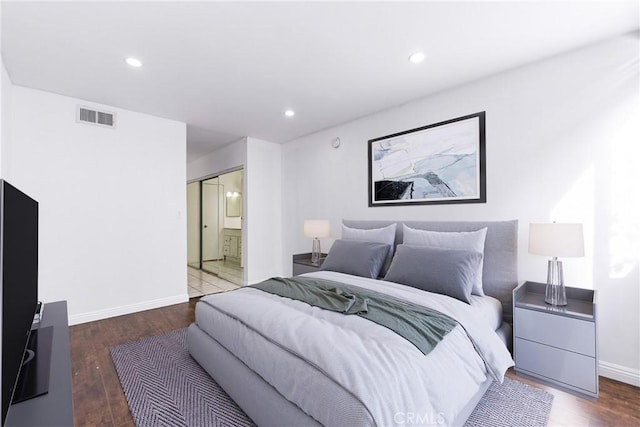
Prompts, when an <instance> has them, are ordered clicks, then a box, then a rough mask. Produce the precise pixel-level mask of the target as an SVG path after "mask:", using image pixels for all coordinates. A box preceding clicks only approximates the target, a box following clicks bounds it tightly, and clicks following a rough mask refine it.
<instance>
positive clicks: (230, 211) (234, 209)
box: [227, 191, 242, 217]
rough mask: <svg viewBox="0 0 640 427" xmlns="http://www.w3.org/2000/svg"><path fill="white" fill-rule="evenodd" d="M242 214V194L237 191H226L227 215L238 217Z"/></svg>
mask: <svg viewBox="0 0 640 427" xmlns="http://www.w3.org/2000/svg"><path fill="white" fill-rule="evenodd" d="M241 215H242V195H241V194H240V193H238V192H237V191H233V192H231V191H229V192H227V216H228V217H239V216H241Z"/></svg>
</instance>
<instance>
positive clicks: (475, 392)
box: [188, 220, 517, 426]
mask: <svg viewBox="0 0 640 427" xmlns="http://www.w3.org/2000/svg"><path fill="white" fill-rule="evenodd" d="M394 224H395V225H394ZM389 228H393V232H392V234H391V236H390V237H389ZM382 229H386V230H387V231H385V233H386V237H384V238H383V239H382V240H385V239H389V238H391V244H390V250H389V251H388V252H386V253H385V254H386V256H385V257H384V258H383V257H382V255H376V257H377V261H376V262H375V264H376V266H380V270H379V271H380V273H379V274H378V273H377V270H376V275H374V276H373V277H363V276H362V275H356V274H351V273H349V274H348V273H345V272H343V271H340V270H341V269H342V268H341V267H340V268H333V269H326V270H323V271H319V272H317V273H309V274H306V275H303V276H302V277H301V278H300V279H297V280H306V281H307V282H312V281H318V282H320V283H324V281H329V282H327V283H339V284H343V285H344V287H345V288H344V289H347V290H349V291H354V292H355V293H356V294H357V293H358V292H360V291H361V292H363V293H364V295H369V296H370V295H376V296H377V295H380V294H384V298H388V299H389V300H391V301H398V303H399V304H400V305H402V304H405V303H406V304H408V306H409V307H410V308H411V309H414V308H415V309H416V310H428V311H429V312H432V311H435V312H436V313H444V314H445V315H447V316H450V317H451V318H454V319H455V326H452V329H450V330H449V331H448V332H446V333H445V335H444V336H443V337H442V338H440V341H439V342H438V343H437V344H435V345H434V346H433V347H432V348H431V349H430V350H428V352H425V351H424V349H422V350H421V348H422V347H420V346H419V345H418V344H416V343H415V342H412V341H411V340H409V339H407V337H406V336H401V334H400V333H399V332H397V331H394V330H392V329H390V328H389V327H388V326H384V325H382V324H379V323H374V322H372V321H370V320H369V319H363V318H362V317H359V316H345V315H344V314H341V313H335V312H333V311H331V310H326V309H322V308H319V307H316V306H313V305H309V304H307V303H306V302H304V301H301V300H296V299H290V298H285V297H282V296H281V295H278V294H274V293H269V292H265V291H264V289H256V288H254V287H244V288H241V289H239V290H236V291H232V292H227V293H223V294H216V295H211V296H208V297H204V298H202V299H201V300H200V301H199V302H198V304H197V305H196V320H195V322H194V324H192V325H191V326H190V327H189V332H188V347H189V351H190V353H191V355H192V356H193V358H194V359H195V360H196V361H197V362H198V363H199V364H200V365H201V366H202V367H203V368H204V369H205V370H206V371H207V372H208V373H209V374H210V375H211V377H212V378H213V379H214V380H215V381H216V382H217V383H218V384H219V385H220V386H221V387H222V388H223V389H224V390H225V391H226V392H227V393H228V394H229V396H230V397H231V398H232V399H233V400H234V401H235V402H236V403H237V404H238V405H239V406H240V407H241V408H242V409H243V410H244V411H245V412H246V413H247V415H248V416H249V417H250V418H251V419H252V420H253V421H254V422H255V423H256V424H258V425H260V426H289V425H291V426H312V425H313V426H317V425H331V426H334V425H335V426H338V425H349V426H352V425H400V424H412V425H434V424H438V425H462V424H463V423H464V421H465V420H466V419H467V418H468V416H469V415H470V414H471V412H472V411H473V409H474V408H475V406H476V404H477V402H478V401H479V400H480V398H481V397H482V395H483V394H484V392H485V391H486V390H487V388H488V387H489V386H490V384H491V383H492V381H494V380H498V381H502V379H503V377H504V373H505V371H506V369H507V368H508V367H509V366H512V365H513V360H512V359H511V357H510V354H509V351H508V350H507V349H508V348H509V347H510V345H511V338H510V337H511V325H510V323H511V319H512V313H511V291H512V289H513V288H515V287H516V285H517V267H516V264H517V221H498V222H427V221H405V222H393V221H350V220H344V221H343V236H342V237H343V239H344V240H343V239H339V240H337V241H336V242H335V243H334V247H332V249H331V251H330V252H329V257H328V258H327V260H326V261H325V264H327V262H328V261H330V260H331V258H332V257H333V261H331V263H332V264H333V265H334V266H335V265H336V262H337V264H338V265H340V264H341V263H342V264H344V259H345V257H344V256H340V254H339V250H340V248H341V247H342V249H343V250H347V251H351V252H348V253H354V254H355V253H356V252H353V251H354V249H353V248H355V247H358V246H357V245H359V244H360V243H356V242H367V241H368V240H372V241H371V242H369V243H371V244H369V245H365V246H366V247H367V250H369V249H371V248H373V247H374V246H376V245H374V244H373V243H376V242H375V240H376V239H377V237H375V235H376V233H378V230H382ZM481 231H482V233H483V246H482V249H481V250H482V254H481V257H480V261H477V259H478V257H477V255H471V254H472V253H475V252H477V251H475V250H474V251H471V250H466V249H465V250H462V249H460V250H457V249H456V250H454V249H450V248H444V249H442V248H437V249H433V248H431V247H430V243H429V242H427V244H425V245H424V246H426V247H419V246H421V245H420V241H419V240H420V239H421V238H422V237H421V236H422V235H427V236H429V237H428V238H429V239H431V238H432V236H433V235H442V236H449V235H451V236H453V235H454V234H455V235H456V236H457V235H467V234H469V235H470V234H474V235H475V234H477V233H480V232H481ZM432 232H435V233H432ZM349 233H351V234H352V235H351V236H347V238H346V239H345V234H349ZM438 233H439V234H438ZM367 236H374V238H373V239H369V238H368V237H367ZM416 236H417V239H418V241H415V239H416ZM436 237H437V236H436ZM447 238H448V237H447ZM408 239H414V241H411V244H407V243H406V241H407V240H408ZM378 240H380V239H378ZM345 241H346V243H344V242H345ZM349 241H356V242H349ZM339 243H340V244H339ZM377 243H381V242H377ZM343 244H344V246H341V245H343ZM378 246H379V245H378ZM345 248H346V249H345ZM441 249H442V250H441ZM371 250H374V249H371ZM375 250H376V251H377V252H376V254H380V253H382V252H380V251H378V250H377V249H375ZM332 252H334V253H332ZM364 252H366V251H364ZM336 254H337V255H336ZM367 254H368V255H367ZM407 254H409V255H407ZM416 254H417V255H419V256H423V255H424V254H428V255H429V256H430V257H431V256H432V255H433V257H434V258H433V259H434V260H438V259H439V258H438V257H448V258H446V259H444V258H442V259H443V261H438V262H437V265H436V266H430V267H428V271H427V270H425V269H424V266H420V268H419V269H418V271H427V273H425V274H426V275H427V276H428V275H429V274H431V273H430V272H429V271H431V270H439V269H441V268H442V269H443V271H445V272H447V271H449V270H447V269H446V265H447V264H448V260H449V259H454V258H456V257H462V258H460V259H461V260H462V261H461V262H467V261H468V263H470V264H469V266H470V267H460V268H457V267H456V268H457V269H459V270H462V271H467V270H468V271H469V272H472V271H475V270H474V269H475V268H476V267H477V264H478V262H479V263H480V264H479V265H480V267H481V271H480V273H479V276H478V277H477V279H478V280H481V287H482V290H483V292H484V294H485V295H484V296H481V295H469V293H468V292H467V296H466V297H465V298H468V299H467V300H466V301H461V300H460V299H458V298H454V297H451V296H449V295H444V294H442V293H439V292H438V293H434V292H426V291H425V290H423V289H421V288H420V286H419V285H420V284H419V283H418V285H414V284H412V285H411V286H407V284H406V283H405V284H403V283H402V281H405V279H406V276H407V275H409V276H410V277H409V278H408V280H409V281H411V280H414V278H415V277H416V276H417V274H415V273H412V271H413V270H412V268H411V266H409V267H407V264H406V263H407V262H413V261H412V259H415V256H416ZM358 256H359V255H354V256H353V257H346V258H349V260H350V261H354V260H357V259H358ZM363 256H365V257H367V256H368V257H369V258H371V257H372V256H371V255H370V252H366V254H365V255H363ZM412 257H413V258H412ZM430 259H431V258H430ZM456 260H457V258H456ZM469 260H471V261H469ZM456 262H458V261H456ZM474 262H475V264H473V263H474ZM331 263H330V264H331ZM354 263H355V261H354ZM403 263H404V264H403ZM413 263H414V264H422V263H416V262H413ZM426 264H428V263H426ZM358 265H360V264H358ZM456 265H457V264H456ZM465 265H466V264H465ZM421 269H422V270H421ZM447 274H449V273H447ZM452 274H453V275H455V274H457V273H455V272H454V273H452ZM469 274H471V273H469ZM378 275H379V276H381V277H382V279H384V278H385V276H386V278H387V280H381V278H380V277H378ZM461 275H462V276H464V274H461ZM365 276H366V274H365ZM298 277H300V276H298ZM389 277H391V278H393V279H398V280H399V281H400V283H398V282H396V281H393V280H388V278H389ZM420 277H422V276H421V275H420ZM464 277H466V279H465V278H463V279H460V280H462V281H463V282H464V284H463V285H464V286H467V285H468V286H471V282H472V281H474V280H476V279H475V278H472V277H471V276H469V275H467V276H464ZM467 279H468V280H467ZM283 280H285V279H283ZM420 280H422V279H420ZM420 280H418V281H420ZM429 280H435V281H437V280H438V279H437V278H436V279H429ZM457 280H458V279H453V278H452V279H451V281H452V282H453V281H457ZM474 291H475V288H474ZM456 292H457V291H456ZM463 299H464V298H463ZM367 301H369V300H367ZM372 301H374V300H372ZM365 311H366V310H365Z"/></svg>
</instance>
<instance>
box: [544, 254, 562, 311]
mask: <svg viewBox="0 0 640 427" xmlns="http://www.w3.org/2000/svg"><path fill="white" fill-rule="evenodd" d="M544 302H546V303H547V304H551V305H556V306H563V305H567V293H566V291H565V289H564V277H563V275H562V261H558V259H557V258H554V259H551V260H549V266H548V271H547V288H546V289H545V292H544Z"/></svg>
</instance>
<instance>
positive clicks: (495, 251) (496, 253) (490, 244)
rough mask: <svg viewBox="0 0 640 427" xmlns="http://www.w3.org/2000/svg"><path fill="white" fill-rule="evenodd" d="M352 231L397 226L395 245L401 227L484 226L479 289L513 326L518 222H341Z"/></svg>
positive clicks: (399, 239) (457, 228) (469, 228)
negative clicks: (496, 303)
mask: <svg viewBox="0 0 640 427" xmlns="http://www.w3.org/2000/svg"><path fill="white" fill-rule="evenodd" d="M342 222H343V223H344V225H346V226H347V227H352V228H361V229H371V228H381V227H385V226H387V225H390V224H393V223H397V224H398V227H397V228H396V242H395V243H396V245H398V244H400V243H402V224H406V225H407V226H409V227H411V228H416V229H420V230H431V231H476V230H480V229H481V228H484V227H487V237H486V240H485V243H484V269H483V274H482V286H483V289H484V292H485V294H487V295H490V296H492V297H494V298H497V299H499V300H500V302H502V312H503V314H504V320H505V321H506V322H509V323H512V319H513V313H512V311H513V309H512V306H511V300H512V296H511V292H512V291H513V289H514V288H515V287H516V286H517V285H518V221H517V220H512V221H472V222H457V221H368V220H343V221H342Z"/></svg>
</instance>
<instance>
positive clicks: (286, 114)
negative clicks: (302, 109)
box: [284, 110, 296, 117]
mask: <svg viewBox="0 0 640 427" xmlns="http://www.w3.org/2000/svg"><path fill="white" fill-rule="evenodd" d="M284 115H285V116H287V117H293V116H295V115H296V112H295V111H293V110H287V111H285V112H284Z"/></svg>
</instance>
